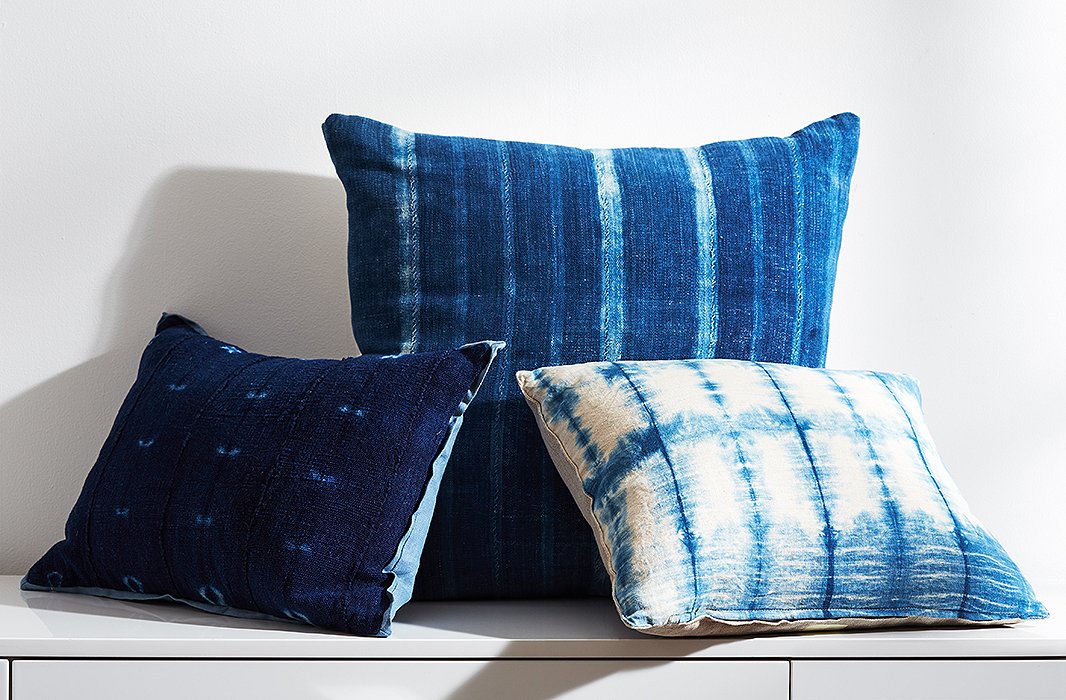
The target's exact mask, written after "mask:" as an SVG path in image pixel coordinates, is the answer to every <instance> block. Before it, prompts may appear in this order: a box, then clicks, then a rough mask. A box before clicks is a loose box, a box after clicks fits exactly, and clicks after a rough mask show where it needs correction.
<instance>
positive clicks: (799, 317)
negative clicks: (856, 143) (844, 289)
mask: <svg viewBox="0 0 1066 700" xmlns="http://www.w3.org/2000/svg"><path fill="white" fill-rule="evenodd" d="M785 144H786V145H787V146H788V158H789V160H791V161H792V197H793V201H794V203H795V204H794V206H793V208H792V219H793V221H794V222H795V223H794V226H795V231H796V235H795V237H794V240H793V245H794V246H796V318H795V322H796V325H795V327H794V328H793V329H792V360H791V362H792V364H794V365H795V364H799V362H800V351H801V349H802V342H803V307H804V291H805V290H804V279H803V278H804V264H805V260H804V258H803V246H804V240H803V226H804V221H803V207H804V200H805V199H806V193H805V192H804V191H803V171H802V170H801V167H800V156H799V146H798V145H797V143H796V139H794V138H787V139H785Z"/></svg>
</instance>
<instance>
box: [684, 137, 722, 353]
mask: <svg viewBox="0 0 1066 700" xmlns="http://www.w3.org/2000/svg"><path fill="white" fill-rule="evenodd" d="M682 153H684V154H685V163H687V164H688V172H689V179H690V180H691V181H692V204H693V207H694V209H695V214H696V238H697V240H696V283H697V285H698V287H697V298H696V348H695V356H696V357H714V351H715V347H716V346H717V344H718V210H717V209H716V208H715V205H714V187H713V182H712V178H711V166H710V164H709V163H708V162H707V157H706V156H705V155H704V153H703V149H701V148H685V149H682Z"/></svg>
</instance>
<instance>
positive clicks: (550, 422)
mask: <svg viewBox="0 0 1066 700" xmlns="http://www.w3.org/2000/svg"><path fill="white" fill-rule="evenodd" d="M518 379H519V384H520V385H521V387H522V391H523V392H524V394H525V396H526V398H527V400H528V401H529V404H530V406H531V407H532V408H533V413H534V415H535V417H536V419H537V421H538V423H539V424H540V427H541V431H542V433H543V435H544V438H545V441H546V443H547V444H548V449H549V452H551V453H552V456H553V458H554V460H555V462H556V466H557V467H558V469H559V471H560V473H561V474H562V475H563V478H564V480H565V481H567V482H568V483H569V484H570V486H571V489H572V490H573V491H574V492H575V494H574V495H575V497H576V499H577V501H578V505H579V506H580V507H581V508H582V509H584V510H585V515H586V518H587V519H588V520H589V522H590V523H591V524H592V526H593V530H594V531H595V532H596V534H597V538H598V541H599V543H600V547H601V554H602V555H603V557H604V560H605V563H606V564H607V566H608V569H609V570H610V572H611V574H612V579H613V585H614V596H615V601H616V603H617V605H618V609H619V611H620V612H621V614H622V617H623V619H624V621H625V622H626V624H628V625H630V626H631V627H634V628H636V629H642V630H644V631H649V632H657V633H664V634H684V633H686V632H693V631H696V632H698V631H700V630H701V629H705V628H701V627H700V624H699V623H700V622H701V620H712V621H724V622H727V623H744V622H750V621H763V622H767V621H769V622H776V621H780V620H836V619H847V618H863V619H864V621H865V622H866V623H869V621H870V619H876V620H880V621H884V622H888V623H891V622H896V623H898V622H899V618H908V619H911V618H923V619H925V620H926V621H928V620H930V619H932V620H951V621H958V620H963V621H973V622H990V621H1004V620H1013V619H1019V618H1033V617H1043V616H1045V615H1046V611H1045V610H1044V608H1043V606H1042V605H1041V604H1040V603H1039V602H1037V600H1036V599H1035V597H1034V595H1033V591H1032V589H1031V588H1030V586H1029V584H1028V583H1027V582H1026V580H1025V579H1024V578H1023V576H1022V575H1021V573H1020V572H1019V570H1018V568H1017V567H1016V566H1015V564H1014V563H1013V562H1012V561H1011V559H1010V558H1009V557H1008V556H1007V554H1006V553H1005V552H1004V551H1003V548H1002V547H1001V546H1000V545H999V543H998V542H996V540H995V539H994V538H993V537H992V536H991V535H990V534H989V533H988V531H987V530H985V529H984V528H983V527H982V526H981V524H980V523H979V522H978V521H977V520H976V519H975V518H974V516H973V515H972V514H971V512H970V510H969V507H968V506H967V505H966V502H965V500H964V499H963V498H962V496H961V495H960V494H959V492H958V489H957V488H956V487H955V485H954V483H953V482H952V480H951V477H950V476H949V475H948V473H947V472H946V470H945V469H944V465H943V464H942V463H941V461H940V458H939V456H938V455H937V452H936V449H935V447H934V446H933V443H932V439H931V438H930V436H929V432H928V429H927V428H926V425H925V422H924V419H923V417H922V410H921V399H920V395H919V392H918V386H917V384H916V382H915V381H914V380H913V379H911V378H910V377H908V376H906V375H898V374H886V373H878V372H866V371H847V370H821V369H810V368H805V367H795V366H789V365H779V364H771V363H757V362H744V361H735V360H685V361H661V362H599V363H588V364H583V365H569V366H562V367H546V368H541V369H538V370H535V371H532V372H519V373H518Z"/></svg>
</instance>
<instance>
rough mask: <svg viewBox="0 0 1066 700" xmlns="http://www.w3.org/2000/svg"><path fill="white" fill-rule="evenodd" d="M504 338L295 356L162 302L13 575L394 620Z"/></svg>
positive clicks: (330, 624) (98, 591)
mask: <svg viewBox="0 0 1066 700" xmlns="http://www.w3.org/2000/svg"><path fill="white" fill-rule="evenodd" d="M498 346H499V344H498V343H494V342H482V343H475V344H472V345H466V346H464V347H461V348H459V349H457V350H446V351H441V352H431V353H419V354H412V355H403V356H399V357H382V356H377V355H363V356H361V357H355V358H347V359H344V360H299V359H291V358H285V357H269V356H266V355H257V354H254V353H251V352H246V351H244V350H243V349H241V348H239V347H237V346H236V345H232V344H229V343H225V342H221V341H218V340H215V339H214V338H211V337H210V336H208V335H206V334H205V333H204V332H203V331H202V330H201V329H200V327H199V326H197V325H196V324H194V323H192V322H191V321H188V320H186V319H184V318H182V317H180V316H175V315H166V314H164V316H163V319H162V320H161V321H160V322H159V325H158V327H157V331H156V335H155V337H154V338H153V339H152V341H151V342H150V343H149V344H148V347H147V348H146V349H145V351H144V354H143V356H142V358H141V364H140V369H139V370H138V373H137V379H136V381H135V382H134V384H133V387H132V388H131V389H130V391H129V394H128V395H127V396H126V399H125V401H124V402H123V404H122V407H121V408H120V409H119V413H118V417H117V418H116V419H115V424H114V426H113V427H112V429H111V433H110V435H108V437H107V440H106V442H105V443H104V446H103V448H102V449H101V450H100V456H99V458H98V459H97V461H96V464H95V465H94V466H93V468H92V470H91V471H90V472H89V475H88V478H87V479H86V481H85V486H84V488H83V489H82V493H81V496H80V497H79V498H78V501H77V503H76V504H75V506H74V509H73V511H72V512H71V514H70V518H69V519H68V521H67V526H66V536H65V538H64V539H63V540H62V541H61V542H59V543H58V544H56V545H55V546H53V547H52V548H51V549H50V550H49V551H48V553H47V554H45V555H44V556H43V557H42V558H41V560H40V561H38V562H37V563H36V564H34V565H33V568H31V569H30V571H29V573H28V574H27V575H26V577H25V579H24V580H23V588H26V589H32V590H52V591H62V592H71V593H89V594H92V595H100V596H107V597H110V598H122V599H128V600H155V599H170V600H176V601H180V602H184V603H187V604H189V605H192V606H194V607H197V608H201V609H204V610H208V611H211V612H217V613H223V614H227V615H235V616H238V617H255V618H276V619H283V620H295V621H297V622H302V623H308V624H311V625H316V626H319V627H325V628H328V629H332V630H338V631H342V632H349V633H352V634H358V635H372V636H385V635H387V634H388V633H389V631H390V624H391V621H392V616H393V614H394V613H395V611H396V609H397V608H398V607H399V606H401V605H403V603H404V602H406V601H407V600H408V598H409V597H410V592H411V588H412V586H413V578H414V575H415V571H416V569H417V566H418V560H419V554H420V553H421V549H422V545H423V542H424V540H425V536H426V531H427V529H428V527H429V522H430V519H431V516H432V512H433V503H434V498H435V496H436V494H437V489H438V485H439V483H440V478H441V475H442V473H443V471H444V468H445V465H446V463H447V461H448V456H449V453H450V451H451V448H452V444H453V442H454V440H455V436H456V433H457V431H458V430H459V427H460V424H461V422H462V416H463V413H464V411H465V409H466V406H467V405H468V404H469V402H470V401H471V399H472V398H473V396H474V392H475V391H476V390H477V387H478V385H479V384H480V382H481V381H482V378H483V377H484V376H485V372H486V371H487V369H488V367H489V364H490V362H491V360H492V358H493V356H494V355H495V353H496V350H497V348H498Z"/></svg>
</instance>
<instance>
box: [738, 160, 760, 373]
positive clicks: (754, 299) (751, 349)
mask: <svg viewBox="0 0 1066 700" xmlns="http://www.w3.org/2000/svg"><path fill="white" fill-rule="evenodd" d="M737 148H738V149H740V155H741V157H743V159H744V169H745V170H746V171H747V174H748V201H749V202H751V329H750V332H751V342H750V344H749V345H748V359H749V360H752V361H755V360H756V358H757V357H758V356H759V355H761V354H762V353H761V351H760V348H759V341H760V340H761V339H762V326H763V317H762V305H763V304H764V303H765V299H764V298H763V296H764V295H763V287H764V285H765V279H764V277H765V270H764V269H763V267H764V265H765V261H764V258H763V244H764V241H763V231H762V184H761V182H760V179H759V161H758V157H757V156H756V155H755V149H754V148H752V145H751V142H750V141H737Z"/></svg>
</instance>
